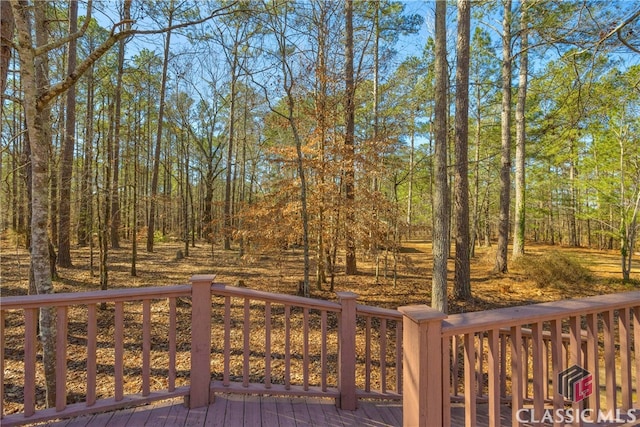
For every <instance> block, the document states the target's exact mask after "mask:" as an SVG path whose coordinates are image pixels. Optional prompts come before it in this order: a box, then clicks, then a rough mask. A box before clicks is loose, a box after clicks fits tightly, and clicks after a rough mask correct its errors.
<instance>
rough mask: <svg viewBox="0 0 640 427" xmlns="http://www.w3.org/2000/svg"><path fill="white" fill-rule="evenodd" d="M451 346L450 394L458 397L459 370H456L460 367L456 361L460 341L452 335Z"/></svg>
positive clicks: (456, 336)
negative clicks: (451, 371) (451, 373)
mask: <svg viewBox="0 0 640 427" xmlns="http://www.w3.org/2000/svg"><path fill="white" fill-rule="evenodd" d="M452 341H453V342H452V346H451V352H452V356H451V365H452V366H453V375H452V376H451V387H452V388H453V390H452V392H451V394H452V395H454V396H458V395H459V394H460V393H459V392H458V373H459V372H460V370H459V369H458V368H459V366H460V362H459V360H458V346H459V345H458V342H459V341H460V337H459V336H458V335H454V336H453V339H452Z"/></svg>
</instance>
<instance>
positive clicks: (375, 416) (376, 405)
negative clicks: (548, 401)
mask: <svg viewBox="0 0 640 427" xmlns="http://www.w3.org/2000/svg"><path fill="white" fill-rule="evenodd" d="M183 402H184V400H183V398H175V399H171V400H166V401H159V402H155V403H151V404H148V405H144V406H139V407H136V408H129V409H124V410H119V411H112V412H105V413H99V414H95V415H83V416H79V417H76V418H71V419H69V420H59V421H53V422H49V423H46V426H47V427H107V426H108V427H112V426H113V427H152V426H159V427H244V426H247V427H309V426H322V427H325V426H329V427H347V426H354V427H355V426H357V427H361V426H362V427H389V426H390V427H395V426H401V425H402V403H400V402H394V401H373V400H371V401H369V400H367V401H360V402H359V406H358V409H357V410H355V411H343V410H340V409H337V407H336V406H335V401H334V399H328V398H320V397H311V398H299V397H273V396H252V395H247V396H245V395H242V394H218V395H216V398H215V401H214V402H213V403H212V404H211V405H209V406H207V407H204V408H195V409H188V408H186V407H185V406H184V403H183ZM500 418H501V425H502V426H504V427H509V426H511V408H510V407H509V406H507V405H503V406H502V407H501V417H500ZM451 420H452V426H453V427H461V426H464V425H465V420H464V406H463V405H459V404H456V405H452V407H451ZM476 421H477V425H478V426H479V427H480V426H486V425H488V416H487V405H484V404H480V405H478V407H477V420H476ZM38 425H39V426H41V425H43V424H38ZM524 425H525V426H529V425H530V423H525V424H524ZM593 425H594V426H595V425H596V424H593ZM613 425H619V426H620V425H624V427H626V426H630V425H633V424H632V423H629V424H622V423H620V424H608V426H613Z"/></svg>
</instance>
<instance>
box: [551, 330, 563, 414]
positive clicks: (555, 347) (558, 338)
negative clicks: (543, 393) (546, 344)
mask: <svg viewBox="0 0 640 427" xmlns="http://www.w3.org/2000/svg"><path fill="white" fill-rule="evenodd" d="M550 328H551V359H552V363H551V367H552V371H553V410H554V413H555V412H556V411H559V410H560V409H562V408H564V398H563V397H562V395H561V394H560V379H559V375H560V372H561V371H562V370H563V369H564V366H563V363H562V361H563V360H564V357H563V349H564V344H563V342H562V320H561V319H553V320H551V322H550ZM555 425H556V426H560V425H564V422H563V423H559V422H558V423H556V424H555Z"/></svg>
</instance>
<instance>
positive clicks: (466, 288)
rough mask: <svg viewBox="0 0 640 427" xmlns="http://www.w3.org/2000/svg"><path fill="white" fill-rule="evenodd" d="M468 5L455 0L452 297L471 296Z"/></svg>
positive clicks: (463, 0)
mask: <svg viewBox="0 0 640 427" xmlns="http://www.w3.org/2000/svg"><path fill="white" fill-rule="evenodd" d="M470 26H471V4H470V1H469V0H458V42H457V46H456V52H457V54H458V55H457V56H458V60H457V64H456V117H455V127H456V136H455V138H456V139H455V157H456V163H455V181H454V182H455V205H454V210H455V222H456V228H455V239H456V255H455V274H454V280H453V296H454V297H455V298H456V299H462V300H466V299H469V298H471V266H470V263H469V159H468V157H469V41H470Z"/></svg>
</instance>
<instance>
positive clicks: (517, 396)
mask: <svg viewBox="0 0 640 427" xmlns="http://www.w3.org/2000/svg"><path fill="white" fill-rule="evenodd" d="M510 335H511V395H512V396H511V424H512V425H514V426H518V425H520V422H519V419H518V410H519V409H520V408H522V404H523V399H522V378H523V377H522V371H523V370H522V353H521V351H522V327H521V326H520V325H516V326H512V327H511V332H510Z"/></svg>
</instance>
